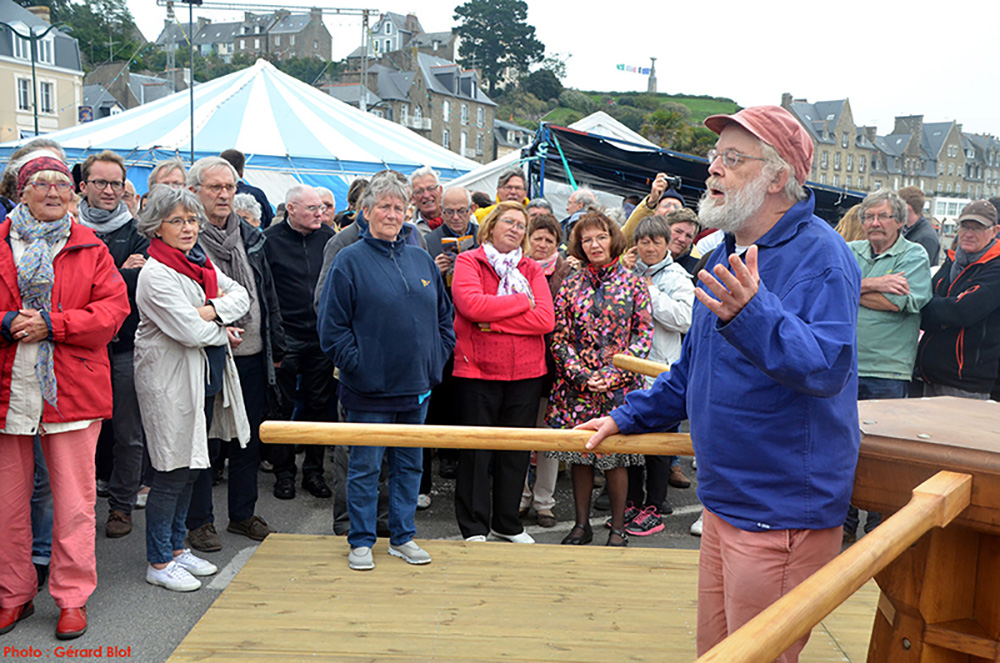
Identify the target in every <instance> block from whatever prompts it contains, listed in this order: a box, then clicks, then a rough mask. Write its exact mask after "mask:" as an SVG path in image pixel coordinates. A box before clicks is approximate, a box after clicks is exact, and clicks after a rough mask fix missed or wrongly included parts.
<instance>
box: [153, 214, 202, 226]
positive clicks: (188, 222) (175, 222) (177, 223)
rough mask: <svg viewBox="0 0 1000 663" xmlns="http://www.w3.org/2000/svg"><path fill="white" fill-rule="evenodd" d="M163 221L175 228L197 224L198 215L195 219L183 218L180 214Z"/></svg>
mask: <svg viewBox="0 0 1000 663" xmlns="http://www.w3.org/2000/svg"><path fill="white" fill-rule="evenodd" d="M162 222H163V223H165V224H167V225H168V226H174V227H175V228H176V227H177V226H197V225H198V217H194V218H193V219H182V218H181V217H179V216H178V217H175V218H173V219H164V220H163V221H162Z"/></svg>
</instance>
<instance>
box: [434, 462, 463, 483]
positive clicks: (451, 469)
mask: <svg viewBox="0 0 1000 663" xmlns="http://www.w3.org/2000/svg"><path fill="white" fill-rule="evenodd" d="M438 475H439V476H440V477H441V478H442V479H454V478H455V477H457V476H458V463H455V462H453V461H448V460H442V461H441V466H440V467H439V468H438Z"/></svg>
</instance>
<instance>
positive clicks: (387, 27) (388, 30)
mask: <svg viewBox="0 0 1000 663" xmlns="http://www.w3.org/2000/svg"><path fill="white" fill-rule="evenodd" d="M385 33H386V34H387V35H391V34H392V23H391V22H389V21H386V23H385Z"/></svg>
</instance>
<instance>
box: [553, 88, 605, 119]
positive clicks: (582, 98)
mask: <svg viewBox="0 0 1000 663" xmlns="http://www.w3.org/2000/svg"><path fill="white" fill-rule="evenodd" d="M559 105H560V106H565V107H566V108H572V109H573V110H575V111H580V112H581V113H586V114H587V115H589V114H591V113H593V112H594V111H595V110H597V102H596V101H594V100H593V99H591V98H590V96H589V95H586V94H584V93H583V92H580V91H579V90H572V89H566V90H563V91H562V94H560V95H559Z"/></svg>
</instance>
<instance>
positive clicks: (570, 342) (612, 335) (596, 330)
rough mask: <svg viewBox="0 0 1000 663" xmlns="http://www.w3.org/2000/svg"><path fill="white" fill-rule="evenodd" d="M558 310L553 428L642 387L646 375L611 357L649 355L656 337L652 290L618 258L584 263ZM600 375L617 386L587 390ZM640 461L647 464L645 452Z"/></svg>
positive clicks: (564, 289) (566, 285)
mask: <svg viewBox="0 0 1000 663" xmlns="http://www.w3.org/2000/svg"><path fill="white" fill-rule="evenodd" d="M555 314H556V326H555V331H554V332H553V335H552V354H553V355H554V357H555V361H556V378H555V382H554V384H553V385H552V394H551V396H550V397H549V407H548V411H547V413H546V423H547V424H548V425H549V426H551V427H552V428H571V427H573V426H576V425H577V424H582V423H583V422H585V421H587V420H588V419H591V418H594V417H601V416H604V415H606V414H608V413H609V412H610V411H611V410H612V409H613V408H614V407H616V406H618V405H621V404H622V403H624V402H625V394H627V393H628V392H630V391H632V390H633V389H641V388H642V384H643V383H642V376H640V375H638V374H636V373H632V372H631V371H622V370H619V369H617V368H615V367H614V366H613V365H612V364H611V358H612V357H613V356H614V355H615V354H616V353H619V352H623V353H627V354H630V355H634V356H636V357H645V356H646V355H647V354H649V350H650V347H651V345H652V339H653V318H652V313H651V308H650V299H649V289H648V288H647V287H646V285H645V283H643V281H642V279H641V278H639V277H638V276H636V275H635V274H633V273H631V272H629V271H628V270H626V269H625V268H624V267H622V266H621V265H620V264H619V263H618V261H615V262H614V263H612V264H611V265H607V266H605V267H602V268H600V269H598V270H596V271H595V270H592V269H589V268H587V267H584V268H583V269H580V270H577V271H576V272H574V273H573V274H571V275H570V276H568V277H566V279H565V280H564V281H563V283H562V286H561V287H560V288H559V292H558V293H557V294H556V299H555ZM594 374H599V375H601V376H602V377H604V379H605V380H606V381H607V383H608V384H609V385H610V387H611V390H610V391H608V392H605V393H597V392H593V391H590V390H589V389H587V380H588V379H589V378H590V377H591V376H592V375H594ZM610 455H611V456H616V455H622V454H610ZM576 456H580V454H575V455H574V458H568V457H566V458H563V457H562V456H559V457H560V458H561V459H562V460H569V461H571V462H574V460H575V457H576ZM625 456H626V458H628V457H632V456H633V455H631V454H627V455H625ZM588 458H591V459H592V458H593V455H592V454H591V455H590V456H588ZM635 459H636V462H639V463H641V462H642V456H635ZM621 461H624V462H621ZM575 462H580V461H579V460H575ZM627 464H632V463H631V462H629V461H628V460H626V459H620V460H619V462H618V463H616V464H615V465H612V466H618V465H627Z"/></svg>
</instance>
